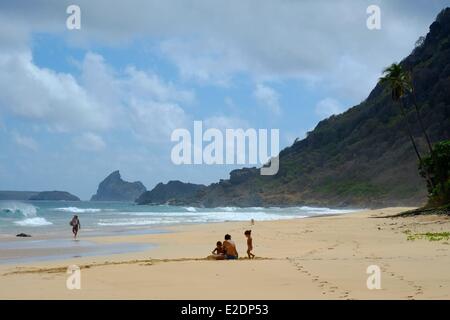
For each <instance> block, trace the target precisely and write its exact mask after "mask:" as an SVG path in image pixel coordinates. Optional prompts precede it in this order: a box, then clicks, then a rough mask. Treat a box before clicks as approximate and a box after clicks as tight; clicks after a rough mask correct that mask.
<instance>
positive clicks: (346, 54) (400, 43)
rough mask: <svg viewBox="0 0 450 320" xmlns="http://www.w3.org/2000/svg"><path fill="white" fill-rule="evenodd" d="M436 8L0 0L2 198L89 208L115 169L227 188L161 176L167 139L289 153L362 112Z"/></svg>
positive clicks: (194, 173) (146, 178)
mask: <svg viewBox="0 0 450 320" xmlns="http://www.w3.org/2000/svg"><path fill="white" fill-rule="evenodd" d="M69 4H77V5H79V6H80V8H81V30H67V28H66V24H65V22H66V18H67V16H68V15H67V14H66V8H67V6H68V5H69ZM371 4H377V5H379V6H380V9H381V29H380V30H369V29H368V28H367V27H366V19H367V17H368V15H367V13H366V8H367V6H369V5H371ZM446 4H448V1H433V2H429V1H415V2H414V4H412V3H410V2H408V1H400V0H399V1H364V0H362V1H339V2H336V1H287V0H285V1H283V0H279V1H264V2H261V1H226V2H214V1H191V2H188V1H126V2H125V1H123V2H120V3H117V4H115V5H114V6H112V5H110V4H109V2H108V1H95V2H94V1H76V2H74V1H70V2H69V1H33V2H32V3H31V4H30V3H29V2H27V1H10V2H6V1H4V2H3V1H2V2H1V3H0V86H1V87H2V90H1V92H0V190H67V191H69V192H72V193H74V194H76V195H78V196H80V197H81V198H83V199H88V198H89V197H90V196H91V195H92V194H93V193H95V191H96V188H97V185H98V183H99V182H100V181H101V180H102V179H103V178H104V177H105V176H106V175H108V174H109V173H110V172H112V171H113V170H116V169H119V170H120V171H121V173H122V177H123V178H124V179H126V180H129V181H135V180H140V181H142V182H143V183H144V184H145V185H146V187H147V188H148V189H151V188H152V187H153V186H154V185H155V184H157V183H158V182H161V181H162V182H167V181H168V180H174V179H179V180H183V181H190V182H195V183H211V182H214V181H217V180H218V179H220V178H227V177H228V172H229V171H230V170H231V169H233V168H235V166H224V165H216V166H207V165H193V166H186V165H185V166H175V165H174V164H172V162H171V160H170V150H171V148H172V147H173V145H174V143H172V142H171V141H170V133H171V132H172V130H174V129H176V128H188V129H190V128H192V125H193V121H194V120H202V121H203V122H204V124H205V126H207V127H215V128H219V129H221V130H224V129H226V128H244V129H245V128H255V129H259V128H261V129H273V128H276V129H280V145H281V147H286V146H288V145H290V144H292V142H293V141H294V139H295V138H296V137H299V138H303V137H304V136H305V133H306V132H307V131H310V130H312V129H313V128H314V127H315V125H316V124H317V122H318V121H320V120H321V119H324V118H326V117H328V116H330V115H331V114H337V113H340V112H343V111H345V110H346V109H348V108H349V107H351V106H353V105H356V104H358V103H359V102H361V101H362V100H363V99H365V97H367V95H368V94H369V92H370V90H371V89H372V88H373V86H374V85H375V83H376V80H377V78H378V77H379V75H380V72H381V70H382V68H383V67H385V66H387V65H388V64H390V63H392V62H394V61H399V60H400V59H401V58H403V57H405V56H406V55H407V54H409V53H410V52H411V50H412V49H413V48H414V43H415V41H416V40H417V39H418V37H419V36H421V35H425V34H426V32H427V30H428V26H429V25H430V24H431V22H432V21H433V20H434V18H435V16H436V15H437V13H438V12H439V11H440V10H441V9H442V8H444V7H445V5H446Z"/></svg>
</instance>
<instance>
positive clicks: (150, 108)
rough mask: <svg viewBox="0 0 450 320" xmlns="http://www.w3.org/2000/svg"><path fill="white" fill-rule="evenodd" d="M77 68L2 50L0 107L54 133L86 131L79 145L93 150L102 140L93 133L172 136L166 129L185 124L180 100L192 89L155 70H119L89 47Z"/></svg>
mask: <svg viewBox="0 0 450 320" xmlns="http://www.w3.org/2000/svg"><path fill="white" fill-rule="evenodd" d="M80 71H81V75H80V79H79V80H77V79H76V78H74V77H73V76H72V75H70V74H66V73H57V72H54V71H52V70H49V69H45V68H40V67H38V66H36V65H35V64H34V63H33V60H32V56H31V53H30V52H28V51H27V52H22V53H20V54H16V55H13V54H8V53H0V87H2V88H8V89H7V90H1V91H0V106H1V107H2V108H5V110H6V111H8V112H9V113H11V114H13V115H15V116H18V117H22V118H29V119H33V120H38V121H40V122H41V123H42V124H44V125H46V126H48V128H49V129H50V131H52V132H55V131H56V132H58V131H68V132H69V131H70V132H80V131H81V132H86V131H88V132H90V133H88V134H83V135H82V136H81V137H79V138H78V140H77V141H78V142H77V144H78V146H81V147H82V148H85V149H86V148H93V149H96V150H97V149H99V148H102V147H103V141H102V140H101V138H100V137H99V136H98V135H95V134H94V133H93V132H99V131H105V130H113V129H114V130H116V129H121V128H122V129H126V130H132V131H133V132H135V133H136V135H137V136H138V137H139V138H144V140H145V141H147V142H157V141H162V140H164V141H166V139H167V141H170V140H169V137H170V135H168V132H169V131H170V130H173V129H175V128H177V127H179V126H181V125H184V123H185V119H186V117H187V116H186V114H185V112H184V110H183V108H182V107H181V106H180V105H179V103H185V104H190V103H192V102H193V101H194V100H195V94H194V93H193V92H192V91H190V90H183V89H179V88H177V87H176V85H175V84H173V83H168V82H165V81H163V80H162V79H161V78H160V77H159V76H158V75H156V74H154V73H149V72H144V71H142V70H138V69H137V68H135V67H133V66H130V67H128V68H126V69H125V70H124V71H123V72H119V71H117V70H115V69H114V68H112V67H111V66H110V65H108V64H107V63H106V61H105V60H104V58H103V57H102V56H101V55H98V54H95V53H92V52H89V53H87V54H86V55H85V57H84V59H83V61H82V62H81V63H80ZM84 142H86V143H87V145H88V147H85V146H83V144H84ZM80 143H81V145H80Z"/></svg>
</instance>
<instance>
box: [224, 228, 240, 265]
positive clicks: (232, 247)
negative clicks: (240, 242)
mask: <svg viewBox="0 0 450 320" xmlns="http://www.w3.org/2000/svg"><path fill="white" fill-rule="evenodd" d="M223 248H224V250H225V259H227V260H235V259H238V253H237V250H236V244H235V243H234V241H233V240H231V236H230V235H229V234H226V235H225V241H224V242H223Z"/></svg>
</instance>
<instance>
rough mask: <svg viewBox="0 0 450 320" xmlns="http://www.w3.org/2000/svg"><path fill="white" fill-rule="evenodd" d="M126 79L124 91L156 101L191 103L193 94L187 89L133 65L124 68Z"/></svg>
mask: <svg viewBox="0 0 450 320" xmlns="http://www.w3.org/2000/svg"><path fill="white" fill-rule="evenodd" d="M125 75H126V76H127V79H126V80H124V81H123V85H124V91H126V92H128V93H129V94H130V95H134V96H139V97H141V98H150V99H155V100H158V101H178V102H184V103H192V102H193V101H194V100H195V94H194V93H193V92H192V91H189V90H181V89H178V88H176V87H175V85H174V84H173V83H170V82H169V83H165V82H164V81H163V80H162V79H161V78H160V77H159V76H157V75H156V74H154V73H150V72H144V71H140V70H137V69H136V68H135V67H128V68H127V69H126V70H125Z"/></svg>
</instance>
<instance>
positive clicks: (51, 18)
mask: <svg viewBox="0 0 450 320" xmlns="http://www.w3.org/2000/svg"><path fill="white" fill-rule="evenodd" d="M77 4H78V5H79V6H80V7H81V8H82V11H83V12H85V13H86V14H84V15H83V18H82V29H81V30H80V31H79V32H67V30H65V25H64V23H62V22H61V18H62V17H63V18H64V14H63V13H64V12H65V6H66V5H67V3H64V1H63V2H61V1H57V0H54V1H45V2H42V1H33V4H30V3H28V2H26V3H25V2H22V1H15V2H14V3H6V2H0V43H1V44H2V46H3V45H4V46H8V47H11V48H13V47H14V48H18V47H21V46H22V47H23V43H24V42H25V41H27V40H28V37H29V34H30V33H31V32H35V33H39V32H42V33H45V32H54V33H61V32H65V36H66V37H67V39H68V40H69V42H71V44H73V45H78V46H86V45H88V44H89V43H92V42H94V43H99V42H100V43H103V44H107V45H111V44H112V45H117V44H119V45H120V44H123V43H129V42H130V41H132V40H133V39H136V38H139V39H142V38H147V39H153V40H156V41H155V42H154V45H153V48H158V49H157V50H158V51H159V52H160V53H161V54H162V57H163V58H167V59H169V60H170V61H172V62H173V63H174V64H175V65H176V66H177V68H178V69H179V71H180V75H181V76H182V77H183V78H185V79H188V80H189V79H196V80H200V81H201V82H203V83H215V84H221V85H224V84H225V85H229V84H230V79H232V78H233V77H234V76H235V75H240V74H242V73H246V74H248V75H250V76H251V77H253V78H255V79H256V80H258V81H261V79H273V78H277V79H280V78H282V79H289V78H296V79H315V80H316V81H317V82H318V83H319V84H324V85H325V86H326V88H325V89H328V90H330V91H333V92H332V93H329V94H333V95H336V96H338V97H344V96H345V97H346V98H349V97H350V98H352V99H355V100H362V99H364V98H365V97H366V96H367V94H368V91H369V90H370V88H371V87H372V86H373V85H374V83H375V81H376V79H377V76H378V75H379V73H380V72H381V70H382V68H383V67H385V66H386V65H388V64H390V63H391V62H393V61H395V60H399V59H401V58H402V57H404V56H405V55H406V54H408V53H409V52H410V51H411V49H412V48H413V44H414V42H415V40H417V38H418V37H419V36H420V35H423V34H425V33H426V31H427V27H428V26H429V24H430V23H431V22H432V20H433V19H434V18H435V16H436V14H437V13H438V12H439V11H440V10H441V9H442V8H443V7H445V6H446V5H447V1H446V0H436V1H434V2H433V3H432V4H430V2H429V1H415V2H414V3H411V2H410V1H389V0H374V2H371V3H367V2H366V1H353V0H342V1H328V0H316V1H282V2H280V1H277V0H267V1H263V2H261V1H259V0H249V1H222V2H219V3H217V2H214V1H201V0H194V1H191V2H189V3H185V2H182V1H181V2H180V1H140V0H135V1H133V0H129V1H127V2H123V3H120V2H118V3H115V4H114V6H111V5H109V3H108V2H107V1H88V0H79V1H78V2H77ZM369 4H376V5H379V6H380V8H381V14H382V28H381V30H377V31H370V30H368V29H367V27H366V19H367V13H366V8H367V6H368V5H369ZM136 8H139V10H136ZM106 9H107V13H105V10H106ZM174 22H176V23H174ZM12 35H14V36H12ZM386 48H389V50H386ZM368 62H370V63H368ZM368 64H369V65H368ZM364 65H366V67H363V68H361V66H364ZM336 80H338V81H336ZM357 102H358V101H357Z"/></svg>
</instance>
